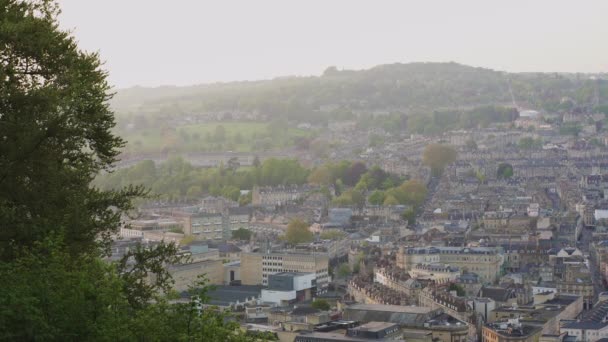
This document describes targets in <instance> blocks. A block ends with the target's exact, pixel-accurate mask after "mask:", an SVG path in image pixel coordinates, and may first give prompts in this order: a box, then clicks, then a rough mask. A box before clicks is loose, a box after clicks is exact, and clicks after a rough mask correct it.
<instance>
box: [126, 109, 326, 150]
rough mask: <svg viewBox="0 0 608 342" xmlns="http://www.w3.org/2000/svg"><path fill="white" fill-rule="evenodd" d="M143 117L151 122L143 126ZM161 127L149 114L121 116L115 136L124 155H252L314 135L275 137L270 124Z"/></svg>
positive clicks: (285, 132) (291, 131)
mask: <svg viewBox="0 0 608 342" xmlns="http://www.w3.org/2000/svg"><path fill="white" fill-rule="evenodd" d="M179 115H182V114H179ZM142 117H143V118H149V119H145V120H148V121H152V122H150V123H147V124H142V122H141V121H142V119H141V118H142ZM163 124H164V123H163V122H162V119H161V118H156V117H154V115H153V114H150V113H141V114H137V115H135V116H128V117H123V119H122V120H121V121H120V122H119V126H121V127H123V128H122V129H120V127H119V130H118V133H120V135H121V136H122V137H123V138H124V139H125V140H126V141H127V142H128V144H127V145H126V147H125V153H128V154H135V155H138V154H155V153H159V152H168V153H188V152H195V153H196V152H213V151H234V152H253V151H262V150H271V149H273V148H283V147H286V146H294V145H296V142H297V141H299V140H300V139H312V138H313V137H314V135H315V134H316V133H315V132H313V131H305V130H300V129H295V128H290V129H289V130H282V131H279V132H278V133H280V134H277V132H274V131H272V130H271V129H270V127H271V126H272V123H262V122H211V123H204V124H187V125H180V126H177V127H166V126H163ZM126 125H135V129H133V128H131V129H128V130H127V129H125V128H124V127H125V126H126Z"/></svg>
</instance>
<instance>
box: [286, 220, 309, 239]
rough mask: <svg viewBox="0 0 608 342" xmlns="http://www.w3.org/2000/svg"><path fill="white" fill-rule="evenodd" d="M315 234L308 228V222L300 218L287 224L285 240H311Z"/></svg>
mask: <svg viewBox="0 0 608 342" xmlns="http://www.w3.org/2000/svg"><path fill="white" fill-rule="evenodd" d="M312 239H313V234H312V232H311V231H309V230H308V224H307V223H306V222H304V221H302V220H300V219H294V220H292V221H291V222H289V224H288V225H287V230H286V231H285V240H286V241H287V242H288V243H290V244H292V245H295V244H298V243H303V242H311V241H312Z"/></svg>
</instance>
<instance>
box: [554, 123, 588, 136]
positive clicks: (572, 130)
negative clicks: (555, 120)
mask: <svg viewBox="0 0 608 342" xmlns="http://www.w3.org/2000/svg"><path fill="white" fill-rule="evenodd" d="M581 130H582V127H581V126H580V125H579V124H576V123H565V124H563V125H561V127H560V128H559V134H561V135H573V136H578V134H579V133H580V132H581Z"/></svg>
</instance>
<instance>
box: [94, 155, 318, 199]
mask: <svg viewBox="0 0 608 342" xmlns="http://www.w3.org/2000/svg"><path fill="white" fill-rule="evenodd" d="M308 173H309V171H308V170H307V169H305V168H303V167H302V166H301V165H300V164H299V163H298V162H297V161H296V160H291V159H267V160H265V161H264V162H263V163H262V164H261V165H260V167H257V168H247V169H238V170H236V171H235V172H226V170H225V169H224V168H223V167H218V168H210V169H209V168H197V167H194V166H192V165H191V164H190V163H188V162H186V161H185V160H184V159H182V158H181V157H176V158H171V159H170V160H168V161H167V162H165V163H162V164H160V165H158V166H156V165H155V164H154V162H151V161H142V162H140V163H138V164H136V165H135V166H132V167H130V168H125V169H119V170H116V171H115V172H112V173H106V174H103V175H100V176H98V177H97V179H95V182H94V183H95V184H96V185H97V186H99V187H100V188H102V189H119V188H121V187H123V186H126V185H128V184H140V185H143V186H145V187H147V188H149V189H151V192H152V193H154V194H158V195H162V196H163V197H164V198H167V199H171V198H182V197H190V196H194V195H195V194H197V195H198V194H200V193H206V192H208V193H211V194H212V195H215V196H224V197H226V198H230V199H232V200H235V201H236V200H239V198H240V189H251V188H253V186H254V185H279V184H303V183H305V182H306V179H307V178H308ZM199 189H200V193H199ZM250 196H251V195H247V198H246V199H243V201H244V202H246V201H247V200H248V199H249V198H250Z"/></svg>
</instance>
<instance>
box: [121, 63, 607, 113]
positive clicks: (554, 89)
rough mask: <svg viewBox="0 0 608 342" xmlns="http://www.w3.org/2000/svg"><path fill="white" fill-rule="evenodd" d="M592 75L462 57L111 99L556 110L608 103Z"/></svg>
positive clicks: (287, 106)
mask: <svg viewBox="0 0 608 342" xmlns="http://www.w3.org/2000/svg"><path fill="white" fill-rule="evenodd" d="M590 76H591V75H584V74H554V73H551V74H549V73H505V72H500V71H494V70H490V69H483V68H474V67H470V66H465V65H460V64H456V63H409V64H390V65H381V66H377V67H374V68H371V69H368V70H360V71H352V70H343V71H340V70H337V69H336V68H333V67H330V68H328V69H327V70H326V71H325V72H324V74H323V75H322V76H318V77H317V76H312V77H284V78H277V79H273V80H265V81H248V82H231V83H217V84H207V85H198V86H189V87H158V88H142V87H135V88H130V89H124V90H119V91H118V92H117V94H116V96H115V98H114V99H113V100H112V105H113V106H114V108H115V109H116V111H117V112H118V114H126V113H130V114H143V113H147V114H155V113H157V114H163V115H179V114H180V113H192V114H197V113H206V112H218V111H235V112H236V111H243V112H252V111H255V112H258V113H260V114H263V115H266V116H268V117H270V118H272V117H278V116H280V117H287V118H290V119H295V120H298V121H300V120H302V121H306V120H311V119H313V120H314V119H315V118H316V117H317V116H319V117H324V116H326V115H319V114H318V113H317V112H318V110H319V108H332V109H335V108H340V110H352V111H359V112H366V111H376V110H388V111H399V112H404V113H421V112H428V111H429V110H436V109H449V108H463V107H464V108H470V107H475V106H486V105H502V104H512V99H511V94H510V92H509V83H510V84H511V87H512V91H513V95H514V97H515V100H516V101H517V104H518V105H523V106H526V107H532V108H535V109H541V110H549V111H555V110H559V109H560V108H561V106H563V101H562V100H563V99H564V98H570V99H572V100H574V103H575V104H577V105H578V106H594V105H596V97H597V96H596V94H599V98H600V101H602V102H605V101H608V81H606V80H595V79H591V78H590Z"/></svg>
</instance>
